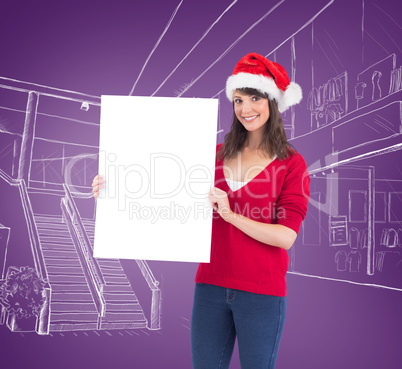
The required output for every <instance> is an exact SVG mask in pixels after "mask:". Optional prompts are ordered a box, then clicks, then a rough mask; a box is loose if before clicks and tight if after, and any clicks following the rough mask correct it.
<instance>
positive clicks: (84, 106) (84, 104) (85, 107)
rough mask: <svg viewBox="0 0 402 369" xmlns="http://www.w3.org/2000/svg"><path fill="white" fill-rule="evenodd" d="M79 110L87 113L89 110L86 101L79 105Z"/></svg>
mask: <svg viewBox="0 0 402 369" xmlns="http://www.w3.org/2000/svg"><path fill="white" fill-rule="evenodd" d="M81 110H84V111H88V110H89V104H88V103H87V102H86V101H84V102H83V103H82V104H81Z"/></svg>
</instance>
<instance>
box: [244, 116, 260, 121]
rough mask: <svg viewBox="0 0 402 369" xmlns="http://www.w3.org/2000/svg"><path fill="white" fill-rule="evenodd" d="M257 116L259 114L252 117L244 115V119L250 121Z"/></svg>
mask: <svg viewBox="0 0 402 369" xmlns="http://www.w3.org/2000/svg"><path fill="white" fill-rule="evenodd" d="M257 117H258V115H253V116H252V117H243V119H244V120H246V121H247V122H249V121H250V120H253V119H255V118H257Z"/></svg>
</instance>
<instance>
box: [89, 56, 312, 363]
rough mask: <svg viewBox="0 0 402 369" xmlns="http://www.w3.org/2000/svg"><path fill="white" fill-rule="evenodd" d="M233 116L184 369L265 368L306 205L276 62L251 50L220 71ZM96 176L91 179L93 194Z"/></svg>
mask: <svg viewBox="0 0 402 369" xmlns="http://www.w3.org/2000/svg"><path fill="white" fill-rule="evenodd" d="M226 94H227V97H228V98H229V100H230V101H232V102H233V107H234V117H233V124H232V127H231V130H230V132H229V133H228V134H227V135H226V137H225V142H224V144H221V145H218V146H217V159H216V167H215V184H214V187H212V189H211V192H210V195H209V197H210V202H211V205H212V207H213V208H214V217H213V225H212V242H211V262H210V263H201V264H200V265H199V267H198V271H197V275H196V278H195V281H196V287H195V294H194V304H193V312H192V320H191V351H192V359H193V367H194V369H215V368H216V369H218V368H219V369H223V368H229V364H230V359H231V356H232V352H233V347H234V343H235V339H236V337H237V339H238V347H239V355H240V362H241V367H242V369H248V368H252V369H259V368H264V369H266V368H274V366H275V362H276V356H277V352H278V347H279V341H280V338H281V334H282V330H283V326H284V321H285V315H286V280H285V274H286V272H287V268H288V254H287V252H286V250H287V249H289V248H290V247H291V246H292V244H293V243H294V241H295V239H296V236H297V233H298V231H299V228H300V225H301V222H302V220H303V219H304V217H305V214H306V211H307V202H308V198H309V181H310V180H309V176H308V173H307V168H306V164H305V162H304V159H303V158H302V157H301V155H300V154H298V153H297V152H296V151H295V150H294V149H292V148H291V146H290V145H289V143H288V141H287V139H286V135H285V131H284V128H283V124H282V119H281V116H280V112H283V111H285V110H286V109H287V108H288V107H289V106H291V105H294V104H297V103H298V102H299V101H300V100H301V89H300V87H299V86H298V85H296V84H295V83H293V82H292V83H291V82H290V81H289V78H288V76H287V74H286V71H285V70H284V69H283V67H282V66H280V65H279V64H277V63H274V62H271V61H269V60H267V59H266V58H264V57H263V56H261V55H259V54H256V53H251V54H248V55H246V56H245V57H243V58H242V59H241V60H240V61H239V63H238V64H237V65H236V67H235V69H234V71H233V75H232V76H231V77H229V78H228V81H227V85H226ZM103 183H104V180H103V179H102V178H100V177H99V176H97V177H95V179H94V182H93V184H92V186H93V187H94V189H93V192H94V194H95V198H96V197H97V196H98V193H99V188H102V187H103Z"/></svg>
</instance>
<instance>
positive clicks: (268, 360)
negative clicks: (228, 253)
mask: <svg viewBox="0 0 402 369" xmlns="http://www.w3.org/2000/svg"><path fill="white" fill-rule="evenodd" d="M285 315H286V297H278V296H271V295H260V294H256V293H251V292H246V291H240V290H233V289H230V288H224V287H219V286H214V285H210V284H204V283H196V286H195V293H194V304H193V313H192V318H191V355H192V360H193V368H194V369H227V368H229V364H230V359H231V357H232V353H233V348H234V344H235V340H236V337H237V344H238V347H239V356H240V363H241V367H242V369H260V368H261V369H262V368H264V369H272V368H274V367H275V363H276V356H277V353H278V348H279V342H280V339H281V336H282V331H283V326H284V323H285Z"/></svg>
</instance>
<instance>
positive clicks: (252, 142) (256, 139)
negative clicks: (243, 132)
mask: <svg viewBox="0 0 402 369" xmlns="http://www.w3.org/2000/svg"><path fill="white" fill-rule="evenodd" d="M261 139H262V134H261V133H260V132H258V131H254V132H248V135H247V140H246V142H245V144H244V147H247V148H248V149H249V150H257V148H258V146H259V145H260V143H261Z"/></svg>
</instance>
